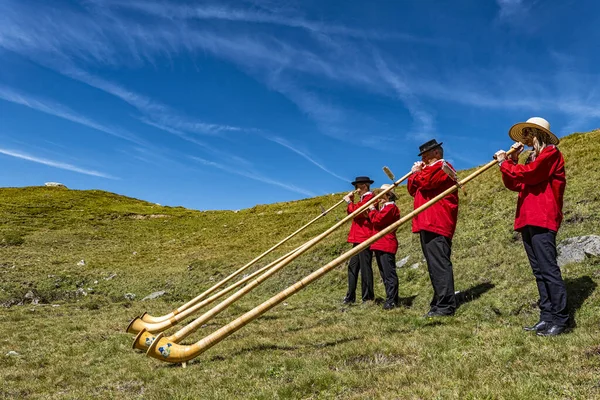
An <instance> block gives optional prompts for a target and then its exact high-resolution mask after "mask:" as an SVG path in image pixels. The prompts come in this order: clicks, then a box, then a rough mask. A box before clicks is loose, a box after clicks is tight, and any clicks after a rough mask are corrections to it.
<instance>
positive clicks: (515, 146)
mask: <svg viewBox="0 0 600 400" xmlns="http://www.w3.org/2000/svg"><path fill="white" fill-rule="evenodd" d="M510 148H511V149H515V151H514V152H513V153H511V155H510V158H511V159H512V160H513V161H514V162H517V161H519V154H521V152H522V151H523V149H524V148H525V146H524V145H523V143H521V142H516V143H513V145H512V146H510Z"/></svg>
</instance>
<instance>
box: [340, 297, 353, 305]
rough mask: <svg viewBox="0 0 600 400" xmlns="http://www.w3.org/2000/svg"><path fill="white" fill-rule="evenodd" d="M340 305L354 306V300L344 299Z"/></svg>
mask: <svg viewBox="0 0 600 400" xmlns="http://www.w3.org/2000/svg"><path fill="white" fill-rule="evenodd" d="M342 304H354V300H352V299H350V298H348V297H345V298H344V300H343V301H342Z"/></svg>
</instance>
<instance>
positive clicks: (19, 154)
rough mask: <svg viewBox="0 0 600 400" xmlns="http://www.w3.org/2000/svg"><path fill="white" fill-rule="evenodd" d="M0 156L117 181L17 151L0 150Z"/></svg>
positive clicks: (106, 175)
mask: <svg viewBox="0 0 600 400" xmlns="http://www.w3.org/2000/svg"><path fill="white" fill-rule="evenodd" d="M0 154H4V155H7V156H10V157H15V158H20V159H22V160H27V161H31V162H34V163H38V164H43V165H47V166H49V167H54V168H59V169H64V170H67V171H72V172H77V173H80V174H85V175H91V176H96V177H99V178H106V179H119V178H116V177H114V176H111V175H108V174H105V173H103V172H99V171H94V170H90V169H85V168H81V167H78V166H75V165H72V164H68V163H64V162H60V161H54V160H49V159H47V158H42V157H37V156H34V155H31V154H27V153H24V152H21V151H17V150H11V149H5V148H0Z"/></svg>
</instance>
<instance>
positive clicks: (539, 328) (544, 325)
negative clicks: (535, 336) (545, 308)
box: [523, 321, 552, 332]
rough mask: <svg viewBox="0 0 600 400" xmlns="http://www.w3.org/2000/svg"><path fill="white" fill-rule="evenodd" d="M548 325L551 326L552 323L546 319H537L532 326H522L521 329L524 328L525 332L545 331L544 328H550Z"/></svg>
mask: <svg viewBox="0 0 600 400" xmlns="http://www.w3.org/2000/svg"><path fill="white" fill-rule="evenodd" d="M550 326H552V324H551V323H550V322H548V321H539V322H538V323H537V324H535V325H533V326H524V327H523V330H525V331H527V332H541V331H545V330H546V329H548V328H550Z"/></svg>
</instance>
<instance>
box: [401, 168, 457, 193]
mask: <svg viewBox="0 0 600 400" xmlns="http://www.w3.org/2000/svg"><path fill="white" fill-rule="evenodd" d="M411 178H413V179H412V182H410V183H411V184H412V186H413V187H414V188H415V189H414V191H415V193H416V191H417V189H423V190H431V189H435V188H438V187H440V186H442V185H443V184H445V183H447V182H448V181H451V182H453V181H452V178H450V177H449V176H448V175H447V174H446V173H445V172H444V171H443V170H442V162H439V163H437V164H435V165H433V166H431V167H425V168H423V170H422V171H421V172H417V173H415V174H413V175H411ZM409 192H410V189H409Z"/></svg>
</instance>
